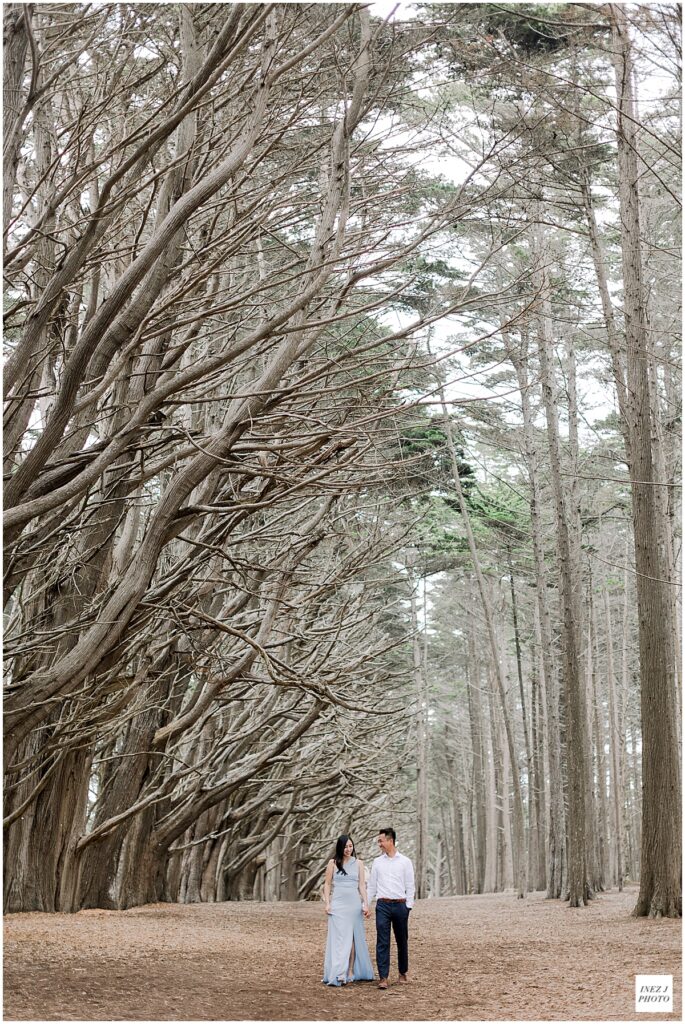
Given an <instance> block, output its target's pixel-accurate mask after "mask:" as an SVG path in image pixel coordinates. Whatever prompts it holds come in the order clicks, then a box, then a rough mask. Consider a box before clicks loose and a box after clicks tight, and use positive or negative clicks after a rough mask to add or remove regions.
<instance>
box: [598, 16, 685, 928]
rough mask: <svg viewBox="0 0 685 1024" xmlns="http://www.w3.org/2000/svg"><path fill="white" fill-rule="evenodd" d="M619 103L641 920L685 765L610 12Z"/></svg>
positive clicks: (621, 82)
mask: <svg viewBox="0 0 685 1024" xmlns="http://www.w3.org/2000/svg"><path fill="white" fill-rule="evenodd" d="M610 16H611V27H612V49H613V54H614V62H615V70H616V92H617V100H618V122H617V129H616V131H617V140H618V172H619V204H620V213H621V240H622V260H623V296H624V298H623V305H624V316H625V332H626V361H627V398H628V401H627V413H628V426H629V431H630V439H631V463H630V478H631V486H632V497H633V532H634V536H635V565H636V570H637V603H638V634H639V640H640V686H641V695H642V700H641V719H642V782H643V790H642V856H641V870H640V894H639V897H638V901H637V904H636V907H635V910H634V914H635V915H636V916H646V915H649V916H650V917H661V916H664V917H677V916H680V915H681V913H682V900H681V889H680V881H681V880H680V872H681V803H680V793H681V787H680V756H679V751H678V725H677V720H676V719H677V700H676V686H675V668H674V649H673V642H672V641H673V627H672V625H671V613H672V605H671V599H670V595H669V594H668V593H667V589H666V588H667V586H668V582H667V581H668V578H669V576H668V567H667V566H665V565H664V563H663V559H662V557H661V552H660V537H659V515H658V511H659V510H658V502H657V499H656V493H655V492H656V488H657V487H659V486H664V485H665V483H666V481H663V480H662V481H660V480H658V479H657V477H656V473H655V467H654V461H653V455H652V417H651V406H650V393H649V346H648V343H647V324H646V306H645V289H644V284H643V280H642V263H641V257H640V246H641V241H642V235H641V231H640V209H639V197H638V179H639V173H640V172H639V165H638V155H637V152H638V144H639V142H638V138H637V132H636V106H635V101H634V97H633V84H632V77H633V69H632V57H631V44H630V38H629V34H628V20H627V18H626V13H625V10H624V9H623V8H622V7H621V6H620V5H618V4H612V5H611V6H610Z"/></svg>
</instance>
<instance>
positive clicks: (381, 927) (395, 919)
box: [376, 900, 409, 978]
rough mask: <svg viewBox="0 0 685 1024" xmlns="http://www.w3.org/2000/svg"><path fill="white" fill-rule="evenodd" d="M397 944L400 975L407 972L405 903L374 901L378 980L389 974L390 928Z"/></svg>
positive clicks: (406, 917)
mask: <svg viewBox="0 0 685 1024" xmlns="http://www.w3.org/2000/svg"><path fill="white" fill-rule="evenodd" d="M391 925H392V930H393V932H394V933H395V942H396V943H397V966H398V968H399V972H400V974H406V973H407V971H408V970H409V911H408V910H407V904H406V903H386V902H384V901H383V900H377V901H376V964H377V965H378V976H379V978H387V977H388V975H389V974H390V926H391Z"/></svg>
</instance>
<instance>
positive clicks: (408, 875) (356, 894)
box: [323, 828, 414, 989]
mask: <svg viewBox="0 0 685 1024" xmlns="http://www.w3.org/2000/svg"><path fill="white" fill-rule="evenodd" d="M396 839H397V836H396V834H395V830H394V829H392V828H382V829H381V830H380V832H379V833H378V846H379V848H380V851H381V855H380V857H376V859H375V860H374V862H373V867H372V868H371V875H370V877H369V891H368V897H367V891H366V878H365V873H364V865H363V864H362V862H361V861H360V860H357V857H356V856H355V851H354V843H353V841H352V839H351V838H350V836H348V835H343V836H340V837H339V838H338V841H337V843H336V845H335V856H334V857H333V859H332V860H330V861H329V862H328V866H327V868H326V878H325V881H324V887H323V901H324V907H325V910H326V914H327V915H328V936H327V939H326V959H325V961H324V969H323V981H324V983H325V984H326V985H346V984H347V983H348V982H350V981H373V967H372V966H371V957H370V956H369V950H368V947H367V945H366V935H365V934H364V918H365V917H368V916H369V905H370V904H371V903H372V902H373V900H374V899H375V900H376V964H377V966H378V977H379V979H380V980H379V982H378V987H379V988H381V989H386V988H387V987H388V977H389V975H390V928H391V927H392V930H393V932H394V933H395V941H396V943H397V965H398V968H399V972H400V979H399V980H400V982H402V983H404V982H406V981H407V971H408V970H409V929H408V925H409V912H410V910H411V908H412V907H413V905H414V867H413V865H412V862H411V861H410V860H409V858H408V857H405V856H404V855H403V854H401V853H400V852H399V850H398V849H397V847H396V846H395V842H396ZM331 886H332V894H331Z"/></svg>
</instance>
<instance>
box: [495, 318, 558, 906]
mask: <svg viewBox="0 0 685 1024" xmlns="http://www.w3.org/2000/svg"><path fill="white" fill-rule="evenodd" d="M503 336H504V340H505V342H506V344H507V349H508V351H509V357H510V359H511V361H512V363H513V365H514V369H515V370H516V378H517V381H518V385H519V390H520V393H521V412H522V416H523V443H524V453H523V455H524V461H525V464H526V469H527V472H528V479H529V481H530V520H531V536H532V541H533V560H534V566H535V587H536V595H537V614H538V617H539V626H540V650H541V668H542V674H541V688H542V689H544V691H545V709H546V715H545V719H546V737H547V759H548V775H549V823H548V833H547V871H546V874H547V898H548V899H559V898H560V896H561V894H562V891H563V888H564V882H565V879H566V873H567V865H566V808H565V805H564V789H563V771H562V754H561V724H560V706H561V694H560V692H559V679H558V673H557V666H556V660H555V657H554V644H553V640H552V624H551V613H550V608H549V593H548V573H547V567H546V565H545V549H544V542H543V534H542V520H541V515H540V508H541V499H540V484H539V478H538V466H539V462H538V453H537V444H536V440H535V427H534V424H533V414H532V411H531V407H530V394H529V380H528V337H527V334H526V333H522V337H521V349H520V351H518V352H517V351H516V349H515V347H514V345H513V344H512V342H511V339H510V338H509V336H508V334H507V333H506V332H504V334H503Z"/></svg>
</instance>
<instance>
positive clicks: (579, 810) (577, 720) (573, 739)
mask: <svg viewBox="0 0 685 1024" xmlns="http://www.w3.org/2000/svg"><path fill="white" fill-rule="evenodd" d="M533 239H534V246H535V249H536V262H537V264H538V266H537V267H536V270H535V279H536V282H537V286H538V289H539V291H540V294H541V296H542V300H541V301H542V310H541V315H540V316H539V318H538V351H539V356H540V378H541V383H542V395H543V401H544V406H545V414H546V419H547V434H548V438H549V457H550V468H551V476H552V491H553V494H554V507H555V518H556V528H557V555H558V563H559V565H558V569H559V591H560V598H561V614H562V627H563V634H562V635H563V655H564V692H565V707H566V733H567V752H568V757H567V771H568V791H569V797H568V801H569V821H568V848H569V864H568V898H569V901H570V904H571V906H572V907H579V906H583V905H584V904H585V903H587V902H588V900H589V899H590V897H591V895H592V892H591V889H590V880H589V876H588V851H587V841H588V836H587V817H588V811H587V801H588V793H587V779H588V738H587V721H586V708H585V700H584V687H583V684H582V679H581V673H580V624H579V622H578V615H577V609H578V605H579V599H578V594H577V592H576V587H577V584H578V573H577V571H576V570H575V568H574V565H573V555H574V551H573V539H572V533H571V523H570V516H569V512H568V508H567V496H566V494H565V490H564V486H563V480H562V467H561V440H560V436H559V416H558V411H557V402H556V394H555V388H554V377H553V371H552V358H553V343H552V315H551V306H550V298H549V281H548V278H547V273H546V271H545V269H544V268H543V266H542V248H543V247H542V244H541V240H540V229H539V228H537V229H535V231H534V235H533Z"/></svg>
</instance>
